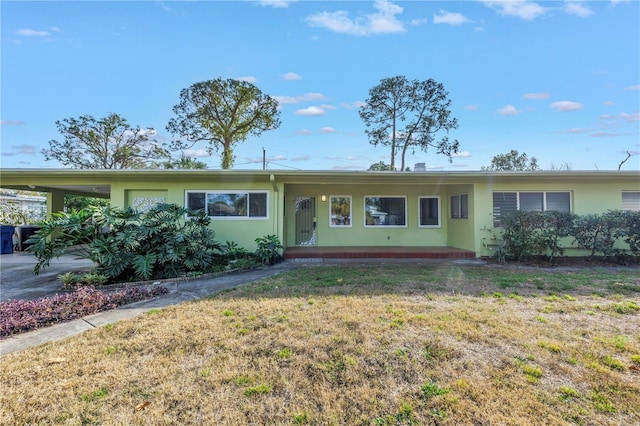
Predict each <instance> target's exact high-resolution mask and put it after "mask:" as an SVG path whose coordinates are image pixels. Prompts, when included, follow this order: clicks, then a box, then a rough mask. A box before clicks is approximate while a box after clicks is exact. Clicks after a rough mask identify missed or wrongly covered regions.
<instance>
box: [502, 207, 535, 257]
mask: <svg viewBox="0 0 640 426" xmlns="http://www.w3.org/2000/svg"><path fill="white" fill-rule="evenodd" d="M543 223H544V217H543V214H542V212H526V211H516V212H515V213H514V214H513V215H511V216H509V217H508V218H506V219H505V220H504V221H503V228H504V229H503V232H502V239H503V246H504V247H503V249H504V253H505V255H506V256H507V257H510V258H513V259H515V260H517V261H522V260H525V259H527V258H529V257H531V256H533V255H535V254H537V253H538V252H539V242H538V240H537V239H536V237H535V234H536V232H537V230H539V229H540V228H541V227H542V225H543Z"/></svg>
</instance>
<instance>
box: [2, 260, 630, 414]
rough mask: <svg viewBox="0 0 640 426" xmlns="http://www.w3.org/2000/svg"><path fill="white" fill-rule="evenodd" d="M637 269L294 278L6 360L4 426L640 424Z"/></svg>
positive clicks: (445, 268)
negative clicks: (151, 425) (26, 425)
mask: <svg viewBox="0 0 640 426" xmlns="http://www.w3.org/2000/svg"><path fill="white" fill-rule="evenodd" d="M637 272H638V271H637V270H636V271H605V270H602V271H587V272H579V271H578V272H575V271H574V272H571V273H569V272H562V273H559V272H544V271H521V270H515V271H514V270H509V269H502V268H487V267H485V268H482V267H474V266H451V265H442V266H410V265H403V266H401V267H400V266H386V267H382V266H381V267H375V266H369V267H330V268H326V267H319V268H311V269H306V270H299V271H295V272H292V273H288V274H283V275H281V276H278V277H275V278H272V279H268V280H265V281H261V282H259V283H256V284H254V285H249V286H244V287H241V288H239V289H236V290H232V291H227V292H224V293H222V294H218V295H215V296H213V297H211V298H210V299H208V300H203V301H199V302H194V303H186V304H182V305H179V306H175V307H171V308H167V309H163V310H160V311H153V312H151V313H149V314H146V315H144V316H141V317H138V318H135V319H133V320H129V321H123V322H120V323H117V324H113V325H110V326H107V327H103V328H101V329H98V330H95V331H92V332H87V333H84V334H82V335H80V336H77V337H74V338H70V339H67V340H65V341H62V342H56V343H51V344H47V345H44V346H41V347H37V348H33V349H30V350H27V351H24V352H21V353H18V354H10V355H6V356H4V357H2V358H1V359H0V371H1V372H0V387H1V388H2V392H1V396H0V423H1V424H17V425H21V424H56V425H58V424H74V425H75V424H118V425H135V424H153V425H156V424H172V425H173V424H220V425H241V424H259V425H263V424H269V425H271V424H275V425H292V424H293V425H295V424H318V425H347V424H348V425H360V424H364V425H392V424H452V425H453V424H456V425H457V424H477V425H483V424H494V425H509V424H514V425H515V424H517V425H523V424H599V425H621V424H623V425H624V424H629V425H631V424H639V423H640V386H639V383H640V333H639V332H638V330H640V306H639V300H638V294H640V278H638V273H637ZM561 288H562V289H564V291H562V292H560V291H552V290H558V289H561ZM616 290H620V291H619V292H618V291H616ZM536 292H537V294H534V293H536ZM550 293H551V294H550Z"/></svg>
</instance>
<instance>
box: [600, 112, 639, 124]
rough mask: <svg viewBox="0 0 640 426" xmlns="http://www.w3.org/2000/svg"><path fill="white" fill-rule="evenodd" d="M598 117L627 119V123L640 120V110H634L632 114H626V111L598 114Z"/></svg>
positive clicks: (603, 118)
mask: <svg viewBox="0 0 640 426" xmlns="http://www.w3.org/2000/svg"><path fill="white" fill-rule="evenodd" d="M600 118H601V119H602V120H623V121H627V122H629V123H633V122H636V121H640V112H635V113H632V114H628V113H626V112H621V113H620V114H618V115H610V114H603V115H601V116H600Z"/></svg>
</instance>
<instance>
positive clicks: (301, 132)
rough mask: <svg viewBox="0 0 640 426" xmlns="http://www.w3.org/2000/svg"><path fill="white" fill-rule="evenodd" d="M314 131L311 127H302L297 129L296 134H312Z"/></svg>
mask: <svg viewBox="0 0 640 426" xmlns="http://www.w3.org/2000/svg"><path fill="white" fill-rule="evenodd" d="M312 133H313V132H312V131H311V130H309V129H301V130H298V131H296V135H310V134H312Z"/></svg>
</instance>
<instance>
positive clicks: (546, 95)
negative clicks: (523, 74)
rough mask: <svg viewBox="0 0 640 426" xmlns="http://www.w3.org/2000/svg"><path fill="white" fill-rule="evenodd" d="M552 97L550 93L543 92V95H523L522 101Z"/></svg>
mask: <svg viewBox="0 0 640 426" xmlns="http://www.w3.org/2000/svg"><path fill="white" fill-rule="evenodd" d="M550 96H551V95H549V94H548V93H545V92H541V93H525V94H524V95H522V99H534V100H540V99H549V97H550Z"/></svg>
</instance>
